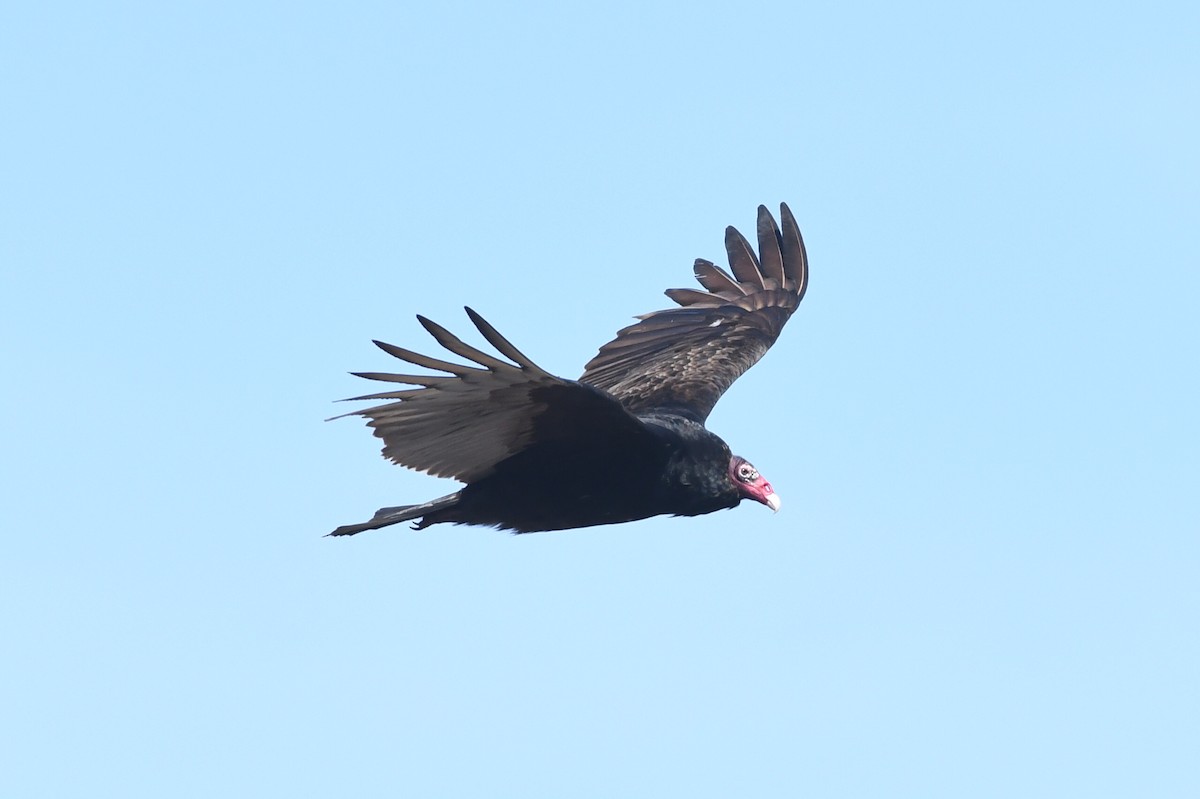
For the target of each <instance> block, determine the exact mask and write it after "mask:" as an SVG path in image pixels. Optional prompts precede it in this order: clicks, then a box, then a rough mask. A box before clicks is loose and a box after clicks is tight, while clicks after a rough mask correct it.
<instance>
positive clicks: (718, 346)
mask: <svg viewBox="0 0 1200 799" xmlns="http://www.w3.org/2000/svg"><path fill="white" fill-rule="evenodd" d="M780 212H781V216H780V218H781V220H782V222H783V225H782V229H781V228H780V227H779V226H778V225H776V224H775V220H774V218H772V216H771V213H770V212H769V211H768V210H767V209H766V207H765V206H759V208H758V224H757V231H756V232H757V234H758V235H757V238H758V246H759V252H758V253H757V254H755V252H754V250H753V249H752V248H751V246H750V244H749V242H748V241H746V239H745V237H744V236H742V235H741V233H739V232H738V231H737V230H736V229H734V228H732V227H730V228H728V229H727V230H726V231H725V247H726V251H727V253H728V256H729V265H730V269H731V271H732V272H733V274H732V275H730V274H729V273H727V272H725V271H724V270H723V269H721V268H720V267H718V266H716V265H715V264H713V263H712V262H711V261H706V260H704V259H702V258H701V259H697V260H696V264H695V269H694V271H695V274H696V279H697V280H698V281H699V283H700V285H701V286H703V287H704V289H705V291H700V290H697V289H669V290H668V291H667V292H666V293H667V296H668V297H670V298H671V299H672V300H674V301H675V302H676V303H678V304H679V305H681V306H683V307H681V308H670V309H666V310H663V311H655V312H653V313H649V314H645V315H643V316H641V317H638V318H639V319H640V320H641V321H639V322H638V323H637V324H634V325H630V326H629V327H626V328H625V329H623V330H621V331H620V332H618V333H617V337H616V338H615V339H614V340H613V341H611V342H609V343H608V344H605V345H604V346H603V347H602V348H601V349H600V352H599V353H597V355H596V357H595V358H593V359H592V360H591V361H590V362H589V363H588V365H587V367H586V368H585V372H584V375H583V377H582V378H581V379H582V380H583V381H584V382H587V383H590V384H592V385H595V386H599V387H601V388H604V389H606V390H607V391H609V392H611V393H613V394H614V395H616V396H617V397H618V398H619V399H620V400H621V401H622V402H623V403H624V404H625V405H626V406H627V407H629V408H631V409H633V410H638V411H641V410H648V409H652V408H655V407H672V408H675V409H677V410H678V409H681V408H682V409H685V410H687V411H690V413H691V415H693V416H695V417H696V418H698V419H700V420H703V419H704V418H705V417H707V416H708V413H709V412H710V411H711V410H712V407H713V405H715V404H716V401H717V400H718V399H719V398H720V396H721V394H723V393H724V392H725V390H726V389H727V388H729V386H730V385H731V384H732V383H733V381H734V380H736V379H737V378H738V377H739V376H740V375H741V374H742V373H744V372H745V371H746V370H747V369H749V368H750V367H751V366H752V365H754V363H755V362H756V361H758V359H759V358H761V357H762V355H763V354H764V353H765V352H766V351H767V349H768V348H769V347H770V346H771V344H772V343H774V341H775V339H776V338H777V337H778V336H779V332H780V330H782V328H783V325H784V323H786V322H787V320H788V318H789V317H790V316H791V314H792V312H793V311H795V309H796V307H797V305H799V303H800V299H801V298H802V297H803V295H804V291H805V289H806V288H807V286H808V260H807V256H806V255H805V252H804V241H803V239H802V238H801V236H800V229H799V226H798V225H797V224H796V220H795V217H793V216H792V213H791V211H790V210H789V209H788V207H787V206H786V205H783V206H781V207H780Z"/></svg>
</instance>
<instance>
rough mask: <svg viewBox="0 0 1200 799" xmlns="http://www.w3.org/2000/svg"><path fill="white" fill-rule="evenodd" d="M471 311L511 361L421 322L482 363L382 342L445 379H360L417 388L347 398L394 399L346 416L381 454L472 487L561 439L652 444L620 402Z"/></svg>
mask: <svg viewBox="0 0 1200 799" xmlns="http://www.w3.org/2000/svg"><path fill="white" fill-rule="evenodd" d="M466 310H467V314H468V315H469V316H470V317H471V321H472V322H473V323H474V324H475V327H477V328H478V329H479V332H480V333H482V334H483V337H484V338H485V339H487V341H488V343H490V344H491V345H492V346H493V347H495V348H496V350H497V351H498V352H499V353H500V354H501V355H503V356H504V357H506V358H509V359H510V360H511V361H513V363H508V362H506V361H503V360H501V359H499V358H496V357H494V356H492V355H489V354H487V353H486V352H483V351H482V350H478V349H476V348H475V347H472V346H470V345H469V344H465V343H463V342H462V341H461V340H460V339H458V338H456V337H455V336H454V335H453V334H451V333H450V332H449V331H447V330H446V329H445V328H443V327H441V326H440V325H438V324H436V323H434V322H431V321H430V320H428V319H426V318H424V317H422V316H418V317H417V319H418V320H419V321H420V322H421V324H422V325H423V326H424V327H425V329H426V330H427V331H429V333H430V334H431V335H432V336H433V337H434V338H435V339H436V340H437V342H438V343H439V344H441V345H442V346H443V347H445V348H446V349H447V350H449V351H450V352H452V353H454V354H455V355H458V356H460V357H462V358H465V359H467V360H468V361H471V362H472V363H474V364H477V365H478V366H464V365H461V364H456V363H451V362H449V361H443V360H440V359H438V358H431V357H429V356H427V355H421V354H419V353H416V352H412V351H411V350H406V349H402V348H401V347H396V346H393V345H391V344H385V343H383V342H381V341H376V342H375V344H376V345H377V346H378V347H379V348H380V349H382V350H383V351H384V352H386V353H388V354H389V355H394V356H395V357H397V358H399V359H400V360H402V361H406V362H408V363H411V364H415V365H416V366H420V367H423V368H426V369H434V370H437V371H439V372H446V373H447V375H429V376H425V375H403V374H387V373H383V372H355V373H354V374H355V375H357V376H358V377H365V378H367V379H369V380H380V381H383V382H386V383H404V384H407V385H410V386H418V388H405V389H401V390H399V391H387V392H383V393H379V394H367V395H364V396H361V397H351V398H350V399H351V400H396V401H395V402H389V403H388V404H386V405H377V406H374V407H371V408H365V409H363V410H360V411H352V412H350V413H347V414H343V416H363V417H366V418H367V419H370V421H369V422H368V423H367V425H368V426H369V427H373V428H374V429H375V435H376V436H378V437H379V438H382V439H383V441H384V447H383V454H384V457H387V458H389V459H391V460H392V461H394V462H395V463H398V464H400V465H402V466H407V467H409V468H412V469H417V470H418V471H422V472H428V473H429V474H433V475H436V476H438V477H454V478H457V479H459V480H462V481H463V482H467V483H469V482H473V481H475V480H478V479H480V478H482V477H486V476H487V475H488V474H490V473H491V472H492V470H493V469H494V467H495V466H496V464H498V463H500V462H501V461H503V460H505V459H506V458H508V457H510V456H512V455H515V454H516V453H518V452H521V451H523V450H525V449H527V448H528V447H530V446H532V445H533V444H536V443H542V442H549V441H557V442H565V443H578V444H579V445H580V446H586V445H587V443H588V441H589V439H592V438H598V439H600V440H610V441H611V440H612V439H613V438H614V437H628V438H629V439H631V440H634V441H641V440H647V441H648V440H649V439H650V434H649V433H648V432H647V430H646V428H645V426H644V425H643V424H642V422H640V421H639V420H638V419H637V418H636V417H634V416H633V415H631V414H630V413H629V412H628V411H627V410H626V409H625V408H624V407H622V405H621V404H620V403H619V402H617V401H616V400H614V399H613V398H611V397H609V396H607V395H605V394H604V393H603V392H601V391H597V390H596V389H594V388H591V387H590V386H585V385H582V384H580V383H576V382H574V381H571V380H563V379H562V378H559V377H555V376H554V375H552V374H550V373H549V372H547V371H545V370H544V369H542V368H541V367H539V366H538V365H537V364H535V363H533V361H531V360H529V358H527V357H526V356H525V355H523V354H522V353H521V352H520V350H518V349H517V348H516V347H514V346H513V345H512V344H511V343H510V342H509V341H508V340H507V339H505V338H504V337H503V336H501V335H500V334H499V333H498V332H497V331H496V329H495V328H493V327H492V326H491V325H490V324H488V323H487V321H486V320H484V318H483V317H481V316H480V315H479V314H477V313H475V312H474V311H472V310H471V309H470V308H467V309H466ZM479 367H482V368H479ZM334 418H335V419H340V418H342V416H336V417H334Z"/></svg>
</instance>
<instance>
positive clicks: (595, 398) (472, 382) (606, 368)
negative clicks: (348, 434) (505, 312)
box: [332, 206, 808, 535]
mask: <svg viewBox="0 0 1200 799" xmlns="http://www.w3.org/2000/svg"><path fill="white" fill-rule="evenodd" d="M782 212H783V221H784V229H783V232H782V233H781V232H780V230H779V229H778V228H777V227H776V226H775V223H774V220H773V219H772V218H771V216H770V214H769V213H768V212H767V211H766V209H765V208H762V207H760V209H759V230H758V232H759V243H760V250H761V251H762V253H763V254H762V260H761V262H760V261H759V259H758V258H756V257H754V254H753V251H751V250H750V249H749V246H748V245H747V244H746V242H745V239H743V238H742V237H741V236H740V234H738V233H737V231H735V230H733V228H730V229H729V230H728V231H727V233H726V244H727V247H728V249H729V252H730V261H731V265H732V267H733V270H734V276H735V277H736V278H737V279H736V280H735V279H734V277H730V276H729V275H727V274H725V273H724V272H723V271H721V270H720V269H719V268H717V267H715V266H713V265H712V264H710V263H709V262H707V261H697V264H696V273H697V276H698V277H699V279H700V281H701V283H702V285H704V287H705V288H706V289H708V291H706V292H701V291H696V290H692V289H676V290H672V291H669V292H668V295H669V296H671V297H672V299H675V300H676V301H677V302H679V303H680V304H681V305H683V307H682V308H676V309H669V310H666V311H659V312H657V313H653V314H648V315H646V316H644V317H641V320H642V321H640V322H638V323H637V324H634V325H631V326H630V327H628V328H626V329H624V330H622V331H621V332H620V333H618V335H617V338H616V339H614V340H613V341H612V342H610V343H609V344H607V345H605V346H604V347H603V348H601V350H600V352H599V353H598V354H597V356H596V357H595V358H593V359H592V361H591V362H589V364H588V366H587V368H586V370H585V373H584V375H583V377H582V378H581V379H580V380H578V381H571V380H564V379H562V378H558V377H555V376H553V375H551V374H549V373H548V372H546V371H544V370H542V369H541V368H540V367H538V366H537V365H536V364H534V363H533V362H532V361H530V360H529V359H528V358H527V357H526V356H525V355H523V354H522V353H521V352H520V351H519V350H517V349H516V348H515V347H514V346H513V345H512V344H511V343H510V342H508V341H507V340H506V339H504V338H503V336H501V335H500V334H499V333H498V332H497V331H496V330H495V329H494V328H493V327H492V326H491V325H489V324H488V323H487V322H486V321H484V320H483V318H482V317H480V316H479V315H478V314H476V313H475V312H474V311H472V310H470V309H469V308H468V309H467V313H468V315H469V316H470V317H471V320H472V322H474V324H475V326H476V327H477V328H478V329H479V331H480V332H481V333H482V334H483V336H484V338H485V339H487V341H488V342H489V343H490V344H491V345H492V346H493V347H495V348H496V350H497V351H498V352H499V353H500V354H501V355H503V356H505V357H506V358H507V359H508V361H504V360H501V359H499V358H497V357H495V356H493V355H491V354H489V353H486V352H483V351H481V350H478V349H476V348H474V347H471V346H470V345H467V344H465V343H463V342H462V341H460V340H459V339H457V338H456V337H455V336H453V335H452V334H451V333H449V332H448V331H446V330H445V329H444V328H442V327H440V326H439V325H436V324H434V323H433V322H430V321H429V320H427V319H424V318H422V317H418V319H419V320H420V321H421V324H422V325H423V326H424V327H425V328H426V329H427V330H428V331H429V332H430V333H431V334H432V335H433V336H434V338H435V339H437V341H438V342H439V343H440V344H441V345H442V346H444V347H445V348H446V349H448V350H449V351H450V352H452V353H454V354H456V355H458V356H460V357H462V358H464V359H466V360H468V361H471V362H472V365H471V366H464V365H461V364H457V363H452V362H449V361H442V360H439V359H435V358H430V357H428V356H424V355H420V354H417V353H415V352H412V351H409V350H404V349H401V348H399V347H394V346H392V345H389V344H382V343H380V342H376V343H377V344H378V345H379V346H380V347H381V348H382V349H384V351H386V352H388V353H390V354H392V355H394V356H396V357H398V358H400V359H402V360H405V361H408V362H409V363H412V364H416V365H418V366H422V367H424V368H427V369H434V370H438V371H442V372H446V373H448V374H449V375H450V376H418V375H395V374H385V373H358V374H359V375H360V376H362V377H366V378H369V379H373V380H381V381H384V382H391V383H406V384H408V385H410V386H412V385H415V386H420V387H419V388H415V389H414V388H408V389H403V390H399V391H391V392H385V393H381V394H372V395H368V396H365V397H357V398H355V399H387V400H396V401H394V402H389V403H388V404H386V405H381V406H376V407H373V408H367V409H365V410H361V411H355V412H353V414H351V415H360V416H365V417H367V418H369V419H370V420H371V421H370V422H369V424H370V426H371V427H374V428H375V431H376V435H377V436H379V437H381V438H382V439H383V440H384V442H385V446H384V455H385V456H386V457H388V458H390V459H392V460H393V461H395V462H396V463H399V464H402V465H405V466H409V467H412V468H416V469H419V470H421V471H426V472H429V473H431V474H435V475H439V476H448V477H455V478H457V479H459V480H461V481H463V482H464V483H466V485H465V486H464V487H463V488H462V489H461V490H459V491H457V492H455V493H453V494H450V495H447V496H445V497H441V498H439V499H435V500H432V501H430V502H426V503H423V504H421V505H410V506H401V507H395V508H383V509H381V510H380V511H378V512H377V513H376V515H375V517H374V518H372V519H371V520H370V521H368V522H364V523H362V524H355V525H346V526H344V527H339V528H338V529H337V530H335V531H334V532H333V533H332V535H352V534H354V533H358V532H361V531H363V530H369V529H375V528H378V527H385V526H388V525H391V524H396V523H398V522H403V521H409V520H419V521H417V523H416V524H415V525H414V526H415V527H416V528H418V529H422V528H425V527H428V526H429V525H431V524H437V523H440V522H451V523H457V524H477V525H489V526H495V527H500V528H502V529H508V530H512V531H514V532H519V533H525V532H537V531H546V530H565V529H571V528H578V527H588V526H592V525H601V524H614V523H618V522H627V521H634V520H637V519H645V518H648V517H651V516H658V515H663V514H670V515H678V516H695V515H699V514H704V513H711V512H712V511H716V510H721V509H724V508H732V507H735V506H736V505H737V504H738V503H739V502H740V501H741V500H742V499H743V498H751V499H755V500H756V501H758V502H762V503H763V504H766V505H769V506H770V507H772V509H778V507H779V500H778V497H777V496H776V495H775V493H774V491H773V489H772V488H771V485H770V483H768V482H767V481H766V480H764V479H763V478H762V477H761V476H760V475H759V474H758V472H757V471H756V470H755V469H754V467H753V466H751V465H750V464H749V463H747V462H746V461H745V460H743V459H741V458H738V457H736V456H733V455H732V454H731V452H730V449H729V447H728V446H727V445H726V444H725V442H724V441H722V440H721V439H720V438H718V437H717V436H716V435H714V434H713V433H711V432H709V431H708V430H707V429H706V428H705V427H704V419H705V418H706V417H707V416H708V413H709V411H710V410H711V409H712V405H713V404H715V402H716V400H717V399H718V398H719V397H720V395H721V394H722V393H723V392H724V390H725V389H726V388H727V387H728V386H729V384H731V383H732V382H733V380H735V379H736V378H737V377H738V376H739V375H740V374H741V373H742V372H744V371H745V370H746V369H747V368H749V367H750V366H751V365H752V364H753V363H754V362H755V361H757V360H758V359H759V358H760V357H761V356H762V354H763V353H764V352H766V350H767V348H768V347H770V345H771V343H772V342H773V341H774V340H775V337H777V336H778V334H779V330H780V329H781V328H782V327H783V324H784V322H786V321H787V318H788V317H789V316H790V314H791V312H792V311H793V310H795V307H796V306H797V305H798V304H799V302H800V299H801V297H802V296H803V293H804V290H805V288H806V287H807V282H808V281H807V276H808V269H807V258H806V256H805V255H804V248H803V242H802V241H801V239H800V234H799V229H798V228H797V227H796V225H795V221H794V219H792V216H791V213H790V211H788V209H787V207H786V206H784V207H783V208H782Z"/></svg>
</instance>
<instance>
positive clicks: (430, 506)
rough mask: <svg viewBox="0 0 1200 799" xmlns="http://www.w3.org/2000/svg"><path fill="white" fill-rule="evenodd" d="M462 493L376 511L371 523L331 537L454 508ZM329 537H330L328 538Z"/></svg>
mask: <svg viewBox="0 0 1200 799" xmlns="http://www.w3.org/2000/svg"><path fill="white" fill-rule="evenodd" d="M461 494H462V492H461V491H455V492H454V493H453V494H450V495H448V496H444V497H438V498H437V499H431V500H429V501H428V502H424V503H422V504H420V505H401V506H400V507H397V508H380V509H379V510H377V511H375V515H374V516H373V517H372V518H371V521H369V522H363V523H362V524H346V525H342V526H341V527H339V528H338V529H336V530H334V531H333V532H332V533H330V534H329V535H354V534H355V533H361V532H362V531H363V530H377V529H379V528H380V527H387V526H388V525H392V524H399V523H400V522H406V521H408V520H409V519H416V518H419V517H421V516H425V515H427V514H430V513H435V512H437V511H440V510H445V509H447V508H450V507H453V506H454V505H455V503H457V502H458V499H459V496H460V495H461ZM424 526H425V525H424V524H418V525H417V528H418V529H420V528H421V527H424ZM327 537H328V536H327Z"/></svg>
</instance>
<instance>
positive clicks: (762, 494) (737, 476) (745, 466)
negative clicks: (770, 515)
mask: <svg viewBox="0 0 1200 799" xmlns="http://www.w3.org/2000/svg"><path fill="white" fill-rule="evenodd" d="M729 480H730V482H732V483H733V485H734V487H736V488H737V490H738V493H739V494H741V495H742V496H743V497H746V498H748V499H752V500H754V501H755V502H761V503H762V504H764V505H766V506H767V507H768V508H770V509H771V510H773V511H775V512H776V513H778V512H779V506H780V505H781V504H783V502H782V500H780V499H779V495H778V494H776V493H775V489H773V488H771V484H770V483H768V482H767V478H765V477H763V476H762V475H761V474H759V473H758V469H755V468H754V465H753V464H751V463H750V461H748V460H746V459H745V458H741V457H738V456H737V455H734V456H733V457H732V458H730V460H729Z"/></svg>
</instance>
